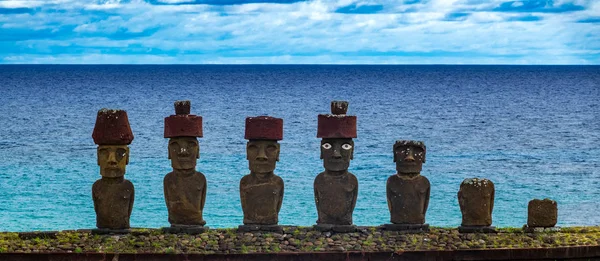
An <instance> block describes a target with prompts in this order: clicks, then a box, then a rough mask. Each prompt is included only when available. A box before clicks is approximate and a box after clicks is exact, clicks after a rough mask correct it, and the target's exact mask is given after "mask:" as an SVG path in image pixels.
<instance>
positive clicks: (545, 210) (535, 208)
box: [525, 198, 558, 232]
mask: <svg viewBox="0 0 600 261" xmlns="http://www.w3.org/2000/svg"><path fill="white" fill-rule="evenodd" d="M527 212H528V213H527V214H528V215H527V225H525V230H526V231H528V232H533V231H535V229H536V228H540V229H541V230H544V229H546V228H551V227H554V226H555V225H556V222H557V220H558V207H557V205H556V201H554V200H551V199H547V198H546V199H543V200H541V199H533V200H531V201H529V205H528V206H527Z"/></svg>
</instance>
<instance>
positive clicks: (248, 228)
mask: <svg viewBox="0 0 600 261" xmlns="http://www.w3.org/2000/svg"><path fill="white" fill-rule="evenodd" d="M238 231H239V232H258V231H268V232H277V233H283V227H281V226H279V225H253V224H250V225H240V226H238Z"/></svg>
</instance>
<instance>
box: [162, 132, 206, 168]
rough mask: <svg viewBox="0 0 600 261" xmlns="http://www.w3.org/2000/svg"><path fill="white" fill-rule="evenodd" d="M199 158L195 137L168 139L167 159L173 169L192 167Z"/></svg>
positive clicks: (194, 166) (198, 148)
mask: <svg viewBox="0 0 600 261" xmlns="http://www.w3.org/2000/svg"><path fill="white" fill-rule="evenodd" d="M198 158H200V146H199V145H198V140H197V139H196V137H175V138H171V139H169V159H170V160H171V166H172V167H173V169H194V168H196V160H197V159H198Z"/></svg>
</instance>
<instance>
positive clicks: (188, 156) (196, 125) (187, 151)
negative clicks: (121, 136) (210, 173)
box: [163, 101, 208, 234]
mask: <svg viewBox="0 0 600 261" xmlns="http://www.w3.org/2000/svg"><path fill="white" fill-rule="evenodd" d="M190 107H191V103H190V101H176V102H175V115H171V116H169V117H166V118H165V135H164V136H165V138H169V159H170V160H171V166H172V167H173V171H172V172H170V173H169V174H167V175H166V176H165V179H164V182H163V186H164V193H165V201H166V203H167V209H168V211H169V223H171V227H170V228H163V230H165V231H166V232H169V233H189V234H194V233H201V232H204V231H206V230H207V229H208V227H204V225H205V224H206V221H204V219H203V218H202V210H203V209H204V203H205V202H206V177H204V174H202V173H200V172H198V171H196V161H197V159H198V158H200V147H199V144H198V139H197V137H202V117H200V116H196V115H192V114H190Z"/></svg>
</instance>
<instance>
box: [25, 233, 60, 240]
mask: <svg viewBox="0 0 600 261" xmlns="http://www.w3.org/2000/svg"><path fill="white" fill-rule="evenodd" d="M57 233H58V231H33V232H19V238H20V239H23V240H28V239H34V238H41V239H44V238H49V239H56V234H57Z"/></svg>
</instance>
